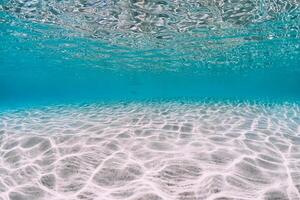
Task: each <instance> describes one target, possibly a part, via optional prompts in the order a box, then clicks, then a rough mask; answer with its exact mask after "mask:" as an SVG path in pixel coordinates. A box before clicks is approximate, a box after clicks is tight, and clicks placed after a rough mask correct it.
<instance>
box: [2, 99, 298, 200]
mask: <svg viewBox="0 0 300 200" xmlns="http://www.w3.org/2000/svg"><path fill="white" fill-rule="evenodd" d="M8 199H10V200H40V199H41V200H43V199H46V200H52V199H53V200H58V199H59V200H65V199H67V200H73V199H74V200H75V199H81V200H93V199H95V200H102V199H103V200H104V199H105V200H115V199H120V200H123V199H129V200H161V199H166V200H173V199H178V200H200V199H212V200H217V199H218V200H221V199H222V200H229V199H230V200H231V199H236V200H237V199H269V200H285V199H291V200H299V199H300V106H299V105H296V104H295V105H290V104H286V105H262V104H247V103H242V104H230V103H228V104H225V103H224V104H222V103H211V104H208V103H207V104H206V103H201V104H200V103H185V104H180V103H171V102H170V103H161V104H159V103H145V104H139V103H129V104H121V103H120V104H114V105H81V106H53V107H47V108H46V107H45V108H40V109H28V110H19V111H7V112H4V113H2V114H0V200H8Z"/></svg>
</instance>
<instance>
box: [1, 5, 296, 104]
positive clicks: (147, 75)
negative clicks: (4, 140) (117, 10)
mask: <svg viewBox="0 0 300 200" xmlns="http://www.w3.org/2000/svg"><path fill="white" fill-rule="evenodd" d="M1 4H2V5H1V13H0V23H1V32H0V42H1V44H0V46H1V47H0V67H1V70H0V77H1V79H0V87H1V90H0V96H1V99H0V102H1V107H15V106H21V105H35V104H43V105H46V104H48V103H68V102H77V103H80V102H97V101H122V100H129V101H130V100H134V101H135V100H137V101H139V100H161V99H171V100H176V99H195V100H203V99H207V98H209V99H216V100H224V99H233V100H250V101H252V100H254V101H256V100H262V101H265V100H266V101H271V102H272V101H280V102H284V101H290V102H294V101H299V99H300V78H299V77H300V67H299V66H300V64H299V63H300V56H299V55H300V46H299V45H300V40H299V20H300V19H299V9H297V7H295V6H296V5H294V4H291V5H290V7H289V6H288V5H289V4H287V5H286V8H285V7H280V9H281V10H280V9H279V8H278V10H277V13H273V12H275V11H272V12H271V11H269V13H265V15H267V16H264V15H262V16H259V17H260V18H262V19H260V18H258V17H257V16H256V18H257V19H256V18H254V17H253V19H252V18H250V19H248V18H249V16H248V15H247V16H248V18H245V20H248V21H247V22H245V24H243V23H242V24H241V22H240V21H238V20H242V19H243V16H242V14H243V13H242V14H241V16H240V18H238V19H235V18H233V17H232V18H230V16H229V17H228V16H227V15H228V14H227V15H226V13H225V14H224V16H222V17H223V18H222V19H223V21H221V22H218V23H217V22H211V21H213V20H212V19H214V18H213V17H212V19H211V20H210V21H208V22H203V23H204V25H203V26H201V27H199V26H197V25H189V26H188V25H186V26H187V27H183V28H182V27H180V26H179V25H178V27H177V28H178V29H179V28H182V29H183V30H182V31H178V32H174V30H169V29H166V30H160V29H159V30H155V28H157V26H156V25H152V26H153V27H148V28H153V31H152V32H151V31H150V30H148V29H146V28H147V26H146V25H145V26H146V28H144V29H141V30H140V31H139V32H130V29H129V30H128V29H126V28H122V27H119V26H117V25H115V24H112V25H111V26H116V27H112V29H111V30H109V29H107V28H106V27H105V26H104V25H101V24H100V25H93V24H92V23H91V22H90V21H86V19H85V18H83V16H81V15H79V14H78V15H79V17H78V19H77V18H76V20H77V21H74V22H73V21H70V19H69V18H67V19H65V18H66V17H70V16H65V15H66V14H65V13H62V12H61V11H57V12H58V13H56V15H58V16H57V18H59V17H60V18H63V17H65V18H63V19H62V20H61V21H57V20H55V19H52V18H51V17H53V16H52V15H50V14H53V13H50V14H49V13H48V15H49V16H48V18H49V19H48V18H47V12H48V10H47V9H50V7H51V6H50V5H51V4H49V5H48V6H47V5H44V6H45V8H44V7H41V8H40V9H41V11H40V13H39V12H37V9H39V7H38V6H37V5H36V4H34V3H33V5H31V6H29V5H30V3H28V2H27V4H28V5H27V4H24V5H23V4H21V3H20V2H19V3H18V2H17V1H8V2H5V1H4V2H3V3H1ZM57 4H58V5H60V4H59V3H57ZM157 4H158V5H159V2H158V3H157ZM229 4H230V3H229ZM55 5H56V4H53V6H55ZM58 5H56V6H57V9H59V8H60V7H58ZM62 5H64V4H63V3H62ZM62 5H60V6H62ZM101 5H102V4H101ZM150 5H151V4H150ZM162 5H164V4H162ZM230 5H231V4H230ZM22 6H23V7H22ZM39 6H43V5H39ZM64 6H66V7H67V6H70V5H69V4H68V3H66V5H64ZM99 6H100V5H99ZM265 6H268V4H266V5H265ZM269 6H271V5H269ZM277 6H283V5H281V4H279V5H277ZM292 6H294V7H292ZM48 7H49V8H48ZM86 7H88V6H86ZM96 7H97V6H96ZM207 7H208V6H207ZM17 8H19V11H18V10H17ZM29 8H31V9H32V11H30V9H29ZM71 8H72V7H71ZM83 8H84V6H83ZM254 8H255V7H254ZM254 8H252V9H254ZM45 9H46V10H45ZM61 9H62V8H61ZM132 9H134V8H132ZM224 9H225V8H224ZM254 11H256V10H254ZM254 11H253V10H251V12H254ZM60 12H61V13H60ZM82 12H83V14H86V13H84V11H82ZM95 12H96V13H97V11H95ZM99 12H100V11H99ZM153 12H154V11H153ZM194 12H196V11H193V10H192V11H191V13H192V14H193V13H194ZM198 12H199V13H200V14H201V12H204V11H201V12H200V11H198ZM207 12H208V11H205V12H204V13H207ZM210 12H212V11H210ZM224 12H225V11H224ZM257 12H258V14H259V13H260V11H257ZM43 13H44V14H43ZM59 13H60V14H59ZM67 14H70V13H67ZM75 14H76V13H75ZM100 14H101V12H100ZM212 14H214V13H212ZM246 14H247V13H246ZM246 14H245V13H244V15H246ZM42 15H43V16H44V18H45V19H43V18H42ZM70 15H71V14H70ZM95 15H96V14H95ZM72 16H73V15H72ZM72 16H71V17H72ZM204 16H205V15H204ZM73 17H74V16H73ZM85 17H86V16H85ZM180 17H182V16H177V18H178V19H177V18H176V19H177V20H178V21H179V20H180V19H181V18H180ZM225 17H227V18H229V19H228V20H226V18H225ZM165 18H167V17H165ZM159 19H164V18H163V17H162V18H159ZM47 20H49V21H47ZM51 20H52V21H51ZM79 20H81V21H79ZM95 20H96V19H95ZM149 20H151V19H149ZM157 20H158V19H153V21H154V22H156V21H157ZM169 20H170V21H172V18H171V17H170V19H169ZM234 20H235V21H234ZM145 21H146V19H145ZM179 22H180V21H179ZM106 23H108V24H109V22H106ZM111 23H112V22H111ZM190 23H192V22H190ZM205 23H206V24H205ZM222 23H223V24H222ZM88 25H89V26H88ZM102 26H103V27H102ZM149 26H150V25H149ZM184 28H186V30H185V29H184ZM94 29H95V30H97V31H94ZM92 31H94V32H92ZM105 31H106V32H107V33H106V32H105ZM91 32H92V33H91ZM100 33H101V34H100ZM102 33H103V34H104V33H106V35H105V36H103V35H102Z"/></svg>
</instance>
